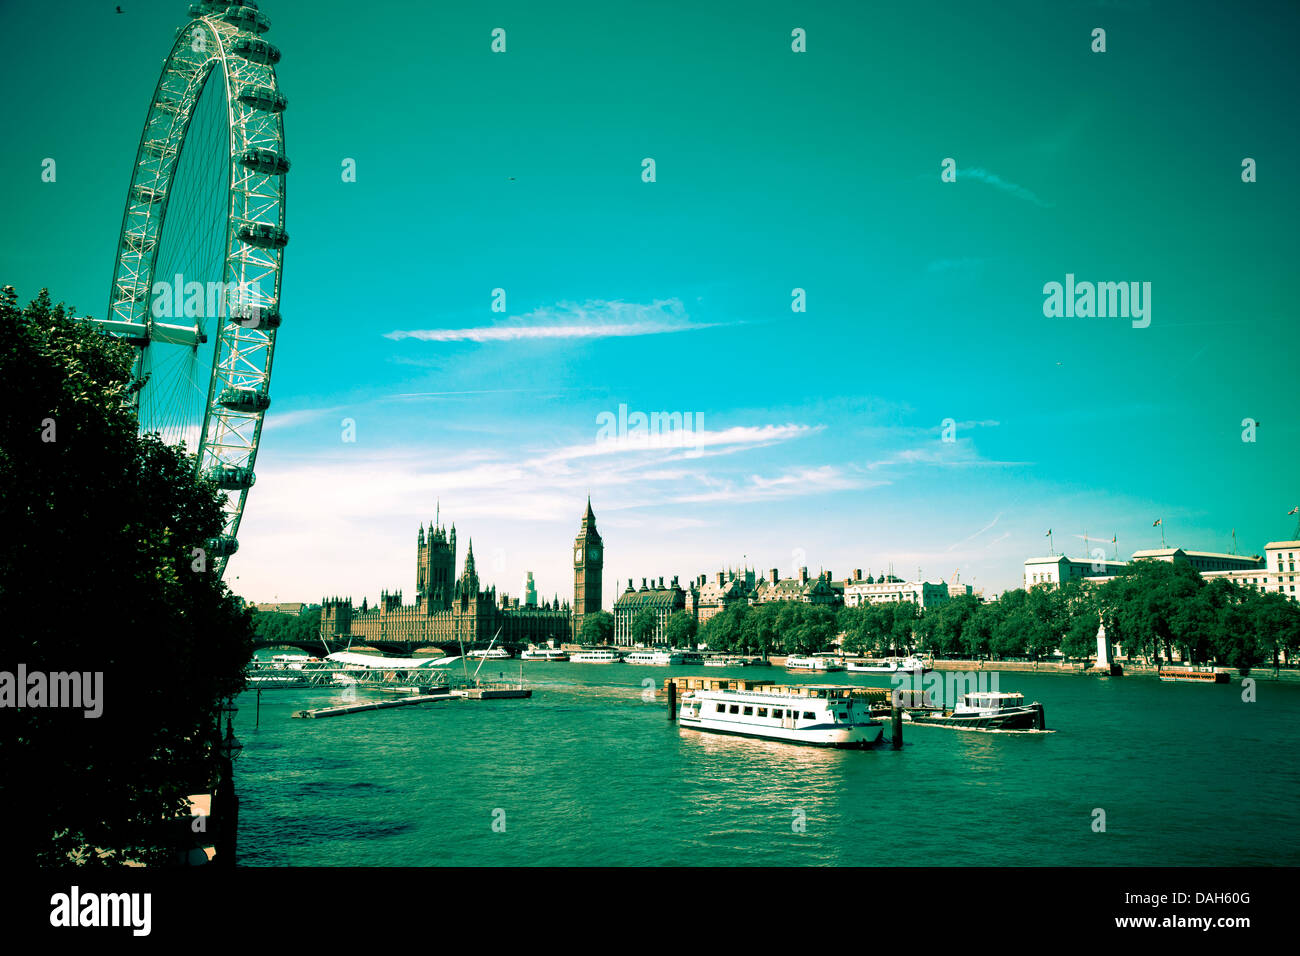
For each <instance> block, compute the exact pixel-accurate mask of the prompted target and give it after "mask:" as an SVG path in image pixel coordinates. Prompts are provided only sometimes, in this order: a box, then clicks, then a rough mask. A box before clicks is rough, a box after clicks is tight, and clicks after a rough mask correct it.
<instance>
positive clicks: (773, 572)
mask: <svg viewBox="0 0 1300 956" xmlns="http://www.w3.org/2000/svg"><path fill="white" fill-rule="evenodd" d="M776 576H777V569H776V568H773V569H772V570H771V571H769V572H767V579H768V580H769V581H771V582H772V583H773V584H776Z"/></svg>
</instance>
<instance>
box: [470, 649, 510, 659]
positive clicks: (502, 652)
mask: <svg viewBox="0 0 1300 956" xmlns="http://www.w3.org/2000/svg"><path fill="white" fill-rule="evenodd" d="M465 656H466V657H469V658H473V659H474V660H479V659H480V658H481V659H483V660H489V661H499V660H504V659H507V658H509V657H510V652H509V651H508V650H506V649H505V648H504V647H491V648H488V649H486V650H483V649H480V650H477V651H470V652H469V653H467V654H466V655H465Z"/></svg>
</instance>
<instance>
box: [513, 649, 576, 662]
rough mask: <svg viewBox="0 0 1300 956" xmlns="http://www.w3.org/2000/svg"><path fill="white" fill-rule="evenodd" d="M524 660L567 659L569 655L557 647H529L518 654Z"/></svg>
mask: <svg viewBox="0 0 1300 956" xmlns="http://www.w3.org/2000/svg"><path fill="white" fill-rule="evenodd" d="M519 659H520V660H524V661H567V660H568V659H569V655H568V653H567V652H565V651H562V650H560V649H559V648H558V647H530V648H528V650H526V651H523V652H522V653H521V654H520V655H519Z"/></svg>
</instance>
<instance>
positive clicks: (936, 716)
mask: <svg viewBox="0 0 1300 956" xmlns="http://www.w3.org/2000/svg"><path fill="white" fill-rule="evenodd" d="M904 716H905V717H906V718H907V719H908V720H911V721H912V722H913V723H917V724H927V725H930V726H934V727H951V728H953V729H956V730H1045V729H1046V728H1047V721H1046V719H1045V717H1044V714H1043V705H1042V704H1040V703H1039V702H1038V701H1034V702H1033V703H1032V704H1026V703H1025V695H1024V694H1004V693H999V692H998V691H977V692H976V693H973V694H966V695H964V696H963V697H962V699H961V703H960V704H958V705H957V707H956V708H955V709H953V710H949V711H942V712H940V713H933V712H929V713H927V712H925V711H919V710H917V711H908V712H907V713H906V714H905V715H904Z"/></svg>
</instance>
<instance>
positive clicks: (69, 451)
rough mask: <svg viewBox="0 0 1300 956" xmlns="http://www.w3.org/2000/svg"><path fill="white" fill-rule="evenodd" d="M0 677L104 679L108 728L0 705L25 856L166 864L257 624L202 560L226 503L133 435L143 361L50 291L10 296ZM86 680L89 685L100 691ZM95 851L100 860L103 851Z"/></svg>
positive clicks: (3, 320) (171, 452) (1, 347)
mask: <svg viewBox="0 0 1300 956" xmlns="http://www.w3.org/2000/svg"><path fill="white" fill-rule="evenodd" d="M0 378H2V379H3V381H4V383H5V400H4V401H3V402H0V487H2V488H3V489H4V492H3V494H0V526H3V527H4V529H5V533H4V537H3V540H0V602H3V606H5V607H8V608H17V607H27V608H32V609H37V613H34V614H28V615H21V616H14V617H11V619H10V621H9V623H8V626H6V628H5V629H4V636H3V638H2V639H0V641H2V643H0V657H2V658H3V660H0V670H6V671H10V672H12V671H13V670H14V667H15V665H17V664H18V663H22V664H25V665H26V667H27V670H28V672H29V674H30V673H32V672H38V671H39V672H45V673H51V672H69V673H82V674H90V675H93V674H102V684H101V685H100V686H101V690H102V697H101V700H102V706H103V711H102V716H100V717H99V718H97V719H86V718H85V717H84V715H83V711H81V710H73V709H51V708H31V707H27V708H12V707H4V708H0V766H3V768H4V771H3V774H0V817H2V818H3V819H6V820H10V821H21V823H20V824H19V825H16V826H13V827H11V828H10V830H9V833H8V835H7V837H6V846H5V856H6V858H7V859H9V860H11V861H13V862H23V863H27V864H32V863H35V864H38V865H65V864H66V863H67V861H68V857H69V854H71V853H74V852H80V851H82V850H83V849H90V850H91V851H98V852H91V853H90V854H89V858H88V861H89V862H90V863H92V864H98V863H106V864H107V863H115V864H116V863H121V862H124V861H126V860H135V861H138V862H141V863H146V864H160V863H164V862H167V861H169V860H170V859H171V849H170V848H169V847H168V845H167V843H168V838H166V837H164V836H163V832H164V831H166V830H167V827H168V825H170V824H171V822H172V821H174V820H175V818H176V817H177V816H178V815H179V814H180V813H181V811H182V810H183V809H184V808H185V807H186V800H185V797H186V795H187V794H192V793H199V792H203V791H204V790H206V789H208V787H209V786H210V784H211V783H212V779H211V772H212V769H213V761H212V759H211V753H212V750H211V747H212V744H213V743H214V741H215V738H216V735H217V734H218V733H219V725H218V719H219V708H220V703H221V701H222V700H223V699H224V698H227V697H231V696H233V695H234V694H236V693H237V692H239V691H240V690H241V689H242V688H243V686H244V667H245V665H246V664H247V662H248V660H249V659H250V657H251V656H252V655H251V650H252V624H251V621H250V614H249V612H248V610H247V609H246V608H245V607H244V606H243V604H242V602H241V601H239V600H238V599H236V598H235V597H234V596H233V595H232V594H231V593H230V592H229V590H228V589H227V588H226V587H225V586H224V585H223V584H222V583H221V582H220V581H218V580H217V579H216V577H215V576H214V575H213V574H212V573H211V565H210V563H208V562H207V561H206V560H203V558H204V556H203V554H202V552H201V551H200V550H197V549H201V548H202V546H203V543H204V541H205V540H206V539H207V538H210V537H215V536H216V535H218V534H219V533H220V532H221V528H222V522H223V518H222V511H221V493H220V492H219V491H218V490H217V489H216V488H215V486H213V485H212V484H210V483H209V482H206V481H203V480H200V479H197V478H196V477H195V474H194V461H193V458H192V457H190V456H188V455H187V454H186V453H185V451H184V449H181V448H173V447H170V446H168V445H166V444H164V443H163V442H162V441H161V440H159V439H158V438H157V437H153V436H140V435H138V434H137V423H136V420H135V416H134V414H133V412H132V409H131V405H130V398H131V395H132V392H133V390H134V388H135V385H134V383H133V381H132V350H131V348H130V346H129V345H127V344H126V343H124V342H121V341H117V340H113V339H110V338H107V337H105V336H103V335H102V334H101V333H100V332H98V331H96V330H94V329H92V328H90V327H89V326H88V325H87V324H85V323H81V322H76V321H74V320H73V319H72V318H71V311H70V310H66V309H64V307H63V306H62V305H61V304H60V305H51V303H50V298H49V294H48V293H47V292H46V291H44V290H42V291H41V294H40V295H39V296H38V297H37V298H36V300H35V301H33V302H32V303H31V304H30V305H28V306H27V307H26V308H25V309H21V310H20V309H19V308H18V306H17V297H16V295H15V294H14V291H13V289H12V288H11V287H5V288H4V289H3V290H2V291H0ZM92 686H93V685H92ZM101 854H102V856H101Z"/></svg>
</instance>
